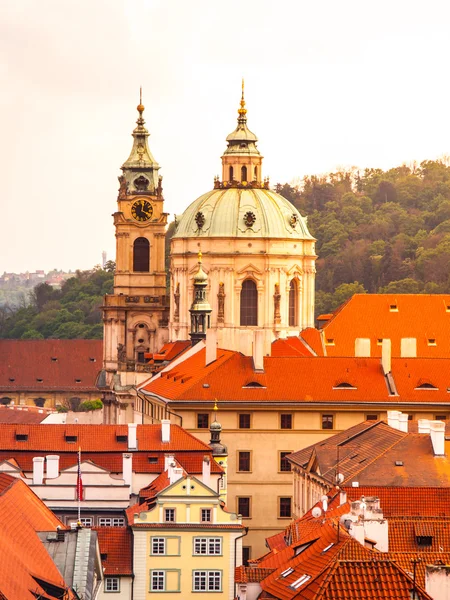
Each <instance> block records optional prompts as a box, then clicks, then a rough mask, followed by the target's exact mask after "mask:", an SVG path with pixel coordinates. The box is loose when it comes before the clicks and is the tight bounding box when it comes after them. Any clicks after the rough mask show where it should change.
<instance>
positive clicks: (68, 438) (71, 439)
mask: <svg viewBox="0 0 450 600" xmlns="http://www.w3.org/2000/svg"><path fill="white" fill-rule="evenodd" d="M77 439H78V436H76V435H68V434H67V433H66V442H67V443H68V444H74V443H75V442H76V441H77Z"/></svg>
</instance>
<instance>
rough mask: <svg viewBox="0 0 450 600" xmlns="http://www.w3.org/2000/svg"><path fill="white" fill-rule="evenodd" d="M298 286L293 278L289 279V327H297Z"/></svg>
mask: <svg viewBox="0 0 450 600" xmlns="http://www.w3.org/2000/svg"><path fill="white" fill-rule="evenodd" d="M297 305H298V286H297V282H296V281H295V279H291V283H290V284H289V327H297V325H298V318H297V314H298V310H297Z"/></svg>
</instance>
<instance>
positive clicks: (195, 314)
mask: <svg viewBox="0 0 450 600" xmlns="http://www.w3.org/2000/svg"><path fill="white" fill-rule="evenodd" d="M207 285H208V275H207V274H206V273H205V271H204V270H203V267H202V253H201V252H199V253H198V271H197V273H196V274H195V275H194V301H193V302H192V306H191V308H190V309H189V312H190V313H191V331H190V333H189V335H190V337H191V340H192V345H193V346H194V345H195V344H196V343H197V342H199V341H200V340H204V339H205V338H206V330H207V329H209V328H210V326H211V312H212V308H211V305H210V304H209V302H208V300H207V298H206V286H207Z"/></svg>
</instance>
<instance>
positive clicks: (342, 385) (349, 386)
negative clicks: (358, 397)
mask: <svg viewBox="0 0 450 600" xmlns="http://www.w3.org/2000/svg"><path fill="white" fill-rule="evenodd" d="M337 389H347V390H356V389H357V388H356V387H355V386H354V385H352V384H351V383H348V381H342V382H341V383H338V384H337V385H335V386H334V387H333V390H337Z"/></svg>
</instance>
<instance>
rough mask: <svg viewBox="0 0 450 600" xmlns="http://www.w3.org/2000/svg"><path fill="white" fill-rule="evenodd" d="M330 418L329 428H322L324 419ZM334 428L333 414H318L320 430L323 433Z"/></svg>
mask: <svg viewBox="0 0 450 600" xmlns="http://www.w3.org/2000/svg"><path fill="white" fill-rule="evenodd" d="M328 417H331V427H324V426H323V425H324V422H326V421H324V419H325V418H328ZM334 426H335V414H334V413H320V428H321V429H322V430H325V431H333V429H334Z"/></svg>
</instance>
